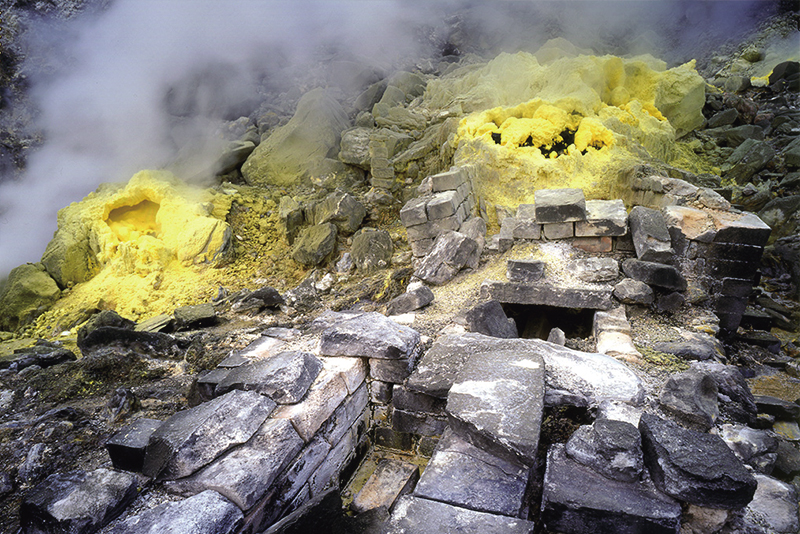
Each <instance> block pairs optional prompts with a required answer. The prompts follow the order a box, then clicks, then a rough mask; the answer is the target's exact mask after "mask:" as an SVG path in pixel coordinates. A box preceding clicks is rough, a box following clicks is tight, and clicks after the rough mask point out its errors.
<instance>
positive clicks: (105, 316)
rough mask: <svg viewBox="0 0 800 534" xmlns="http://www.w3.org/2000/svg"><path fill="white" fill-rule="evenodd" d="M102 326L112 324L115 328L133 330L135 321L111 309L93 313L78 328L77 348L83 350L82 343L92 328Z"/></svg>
mask: <svg viewBox="0 0 800 534" xmlns="http://www.w3.org/2000/svg"><path fill="white" fill-rule="evenodd" d="M102 326H113V327H116V328H124V329H125V330H133V327H134V326H136V323H134V322H133V321H131V320H130V319H125V318H124V317H122V316H121V315H120V314H118V313H117V312H115V311H113V310H103V311H101V312H100V313H98V314H96V315H93V316H92V317H91V318H90V319H89V320H88V321H86V324H85V325H83V326H82V327H81V328H80V329H79V330H78V348H79V349H81V351H83V347H82V345H83V343H84V340H85V339H86V336H88V335H89V334H90V333H91V332H92V331H93V330H95V329H97V328H100V327H102Z"/></svg>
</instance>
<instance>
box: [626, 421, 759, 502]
mask: <svg viewBox="0 0 800 534" xmlns="http://www.w3.org/2000/svg"><path fill="white" fill-rule="evenodd" d="M639 431H640V432H641V433H642V448H643V450H644V453H645V465H647V468H648V469H649V471H650V476H651V477H652V478H653V482H655V484H656V486H657V487H658V488H659V489H660V490H661V491H663V492H664V493H666V494H667V495H670V496H672V497H674V498H676V499H680V500H682V501H686V502H689V503H692V504H697V505H700V506H708V507H712V508H723V509H727V510H732V509H736V508H741V507H743V506H745V505H746V504H747V503H749V502H750V501H751V500H752V498H753V494H754V493H755V491H756V485H757V483H756V480H755V478H753V475H751V474H750V473H749V472H748V471H747V470H746V469H745V468H744V466H743V465H742V462H741V461H740V460H739V459H738V458H737V457H736V455H735V454H733V452H732V451H731V450H730V448H728V446H727V445H725V442H724V441H722V439H721V438H720V437H719V436H715V435H712V434H703V433H700V432H695V431H693V430H687V429H684V428H682V427H680V426H678V425H677V424H676V423H673V422H671V421H666V420H663V419H660V418H659V417H657V416H655V415H651V414H647V413H645V414H642V417H641V419H640V420H639Z"/></svg>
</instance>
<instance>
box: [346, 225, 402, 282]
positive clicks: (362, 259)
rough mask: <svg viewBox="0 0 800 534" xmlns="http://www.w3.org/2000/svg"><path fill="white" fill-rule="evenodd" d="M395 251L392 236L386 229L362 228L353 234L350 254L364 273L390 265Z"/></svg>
mask: <svg viewBox="0 0 800 534" xmlns="http://www.w3.org/2000/svg"><path fill="white" fill-rule="evenodd" d="M393 253H394V245H393V244H392V238H391V236H389V232H387V231H386V230H376V229H374V228H362V229H361V230H359V231H358V232H356V234H355V235H354V236H353V245H352V247H351V249H350V255H351V257H352V258H353V262H354V263H355V264H356V268H358V270H359V271H360V272H362V273H370V272H372V271H375V270H377V269H384V268H386V267H388V266H389V263H390V262H391V260H392V254H393Z"/></svg>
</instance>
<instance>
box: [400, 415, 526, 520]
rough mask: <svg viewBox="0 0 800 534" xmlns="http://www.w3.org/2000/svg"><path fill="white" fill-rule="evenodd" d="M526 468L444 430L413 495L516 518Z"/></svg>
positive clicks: (523, 495)
mask: <svg viewBox="0 0 800 534" xmlns="http://www.w3.org/2000/svg"><path fill="white" fill-rule="evenodd" d="M528 471H529V469H528V468H527V467H525V466H524V465H522V464H520V463H515V462H508V461H506V460H503V459H501V458H499V457H497V456H495V455H493V454H490V453H488V452H486V451H484V450H482V449H479V448H478V447H475V446H474V445H472V444H470V443H468V442H466V441H464V440H463V439H461V438H460V437H458V436H457V435H456V434H455V433H454V432H453V431H452V430H450V429H448V430H446V431H445V433H444V435H443V436H442V439H441V440H439V444H438V445H437V446H436V449H435V450H434V453H433V456H432V457H431V460H430V462H428V465H427V467H426V468H425V472H424V473H423V475H422V477H421V478H420V480H419V483H418V484H417V487H416V489H415V490H414V495H415V496H417V497H424V498H427V499H431V500H434V501H439V502H444V503H447V504H452V505H453V506H460V507H462V508H469V509H471V510H476V511H479V512H489V513H495V514H502V515H507V516H510V517H519V514H520V512H521V510H522V508H523V506H524V504H525V499H524V497H525V488H526V487H527V484H528Z"/></svg>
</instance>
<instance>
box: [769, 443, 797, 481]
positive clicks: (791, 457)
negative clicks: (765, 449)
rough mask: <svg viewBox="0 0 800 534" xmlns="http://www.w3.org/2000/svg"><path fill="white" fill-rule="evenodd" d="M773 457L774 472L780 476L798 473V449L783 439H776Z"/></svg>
mask: <svg viewBox="0 0 800 534" xmlns="http://www.w3.org/2000/svg"><path fill="white" fill-rule="evenodd" d="M775 452H776V454H777V458H776V459H775V469H774V470H775V474H776V475H779V476H781V478H784V477H786V478H792V477H795V476H797V475H800V450H798V448H797V447H796V446H795V445H792V444H791V443H790V442H788V441H787V440H785V439H780V438H779V439H778V448H777V449H776V451H775Z"/></svg>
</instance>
